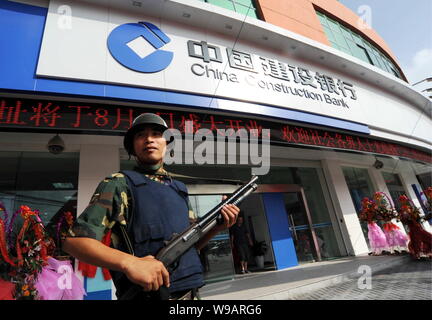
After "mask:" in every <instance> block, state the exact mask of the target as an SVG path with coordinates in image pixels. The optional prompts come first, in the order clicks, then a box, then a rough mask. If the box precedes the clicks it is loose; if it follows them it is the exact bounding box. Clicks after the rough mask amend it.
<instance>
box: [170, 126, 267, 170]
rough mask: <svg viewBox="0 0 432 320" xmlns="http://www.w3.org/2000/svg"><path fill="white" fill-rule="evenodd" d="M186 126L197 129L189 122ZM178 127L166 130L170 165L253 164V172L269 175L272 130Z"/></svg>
mask: <svg viewBox="0 0 432 320" xmlns="http://www.w3.org/2000/svg"><path fill="white" fill-rule="evenodd" d="M185 128H193V122H192V121H186V126H185ZM185 131H186V132H185V133H184V135H183V136H182V133H181V132H180V131H179V130H177V129H170V130H166V131H165V132H164V137H165V139H166V140H167V141H170V140H174V143H170V144H168V147H167V153H166V156H165V158H164V163H165V164H167V165H170V164H198V165H202V164H218V165H221V164H223V165H224V164H240V165H249V166H251V167H252V168H251V173H252V175H265V174H267V173H268V172H269V170H270V129H261V130H258V129H252V130H246V129H239V130H234V129H228V130H217V132H216V137H215V135H214V134H213V132H212V131H211V130H209V129H199V130H196V131H195V132H194V130H185Z"/></svg>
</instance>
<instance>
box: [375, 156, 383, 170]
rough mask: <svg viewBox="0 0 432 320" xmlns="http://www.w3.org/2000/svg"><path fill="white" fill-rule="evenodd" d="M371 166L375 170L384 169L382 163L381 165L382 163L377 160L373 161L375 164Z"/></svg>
mask: <svg viewBox="0 0 432 320" xmlns="http://www.w3.org/2000/svg"><path fill="white" fill-rule="evenodd" d="M373 166H374V167H375V169H378V170H379V169H381V168H382V167H384V163H382V161H379V160H378V159H376V160H375V163H374V164H373Z"/></svg>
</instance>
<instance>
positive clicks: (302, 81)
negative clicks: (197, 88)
mask: <svg viewBox="0 0 432 320" xmlns="http://www.w3.org/2000/svg"><path fill="white" fill-rule="evenodd" d="M187 47H188V53H189V56H190V57H192V58H194V59H200V60H202V62H203V63H204V65H203V64H199V63H195V64H193V65H192V66H191V71H192V73H193V74H195V75H197V76H200V77H201V76H205V77H207V78H213V79H216V80H223V81H227V82H232V83H240V82H242V81H243V80H244V82H245V83H246V84H248V85H250V86H255V87H258V88H261V89H266V90H270V91H273V92H280V93H285V94H290V95H294V96H300V97H303V98H307V99H311V100H317V101H322V102H325V103H328V104H331V105H336V106H341V107H344V108H349V104H348V101H355V100H357V94H356V91H355V89H354V85H353V84H351V83H349V82H347V81H343V80H341V79H335V78H333V77H331V76H328V75H326V74H322V73H320V72H312V71H311V70H308V69H306V68H303V67H299V66H294V65H290V64H287V63H285V62H281V61H278V60H276V59H269V58H266V57H262V56H256V55H254V54H251V53H248V52H243V51H239V50H234V49H231V48H226V54H227V57H228V59H227V61H228V64H229V67H230V70H228V71H227V68H226V66H224V65H223V63H224V59H223V55H222V50H221V48H220V47H218V46H215V45H210V44H208V43H207V42H206V41H200V42H198V41H192V40H189V41H188V43H187ZM211 62H216V63H220V64H221V66H220V67H219V68H218V67H210V65H209V63H211ZM235 69H237V70H242V71H246V72H248V73H247V74H246V75H245V76H244V78H242V77H241V75H239V74H237V73H235ZM259 74H262V75H263V77H260V76H259ZM242 79H243V80H242ZM272 80H276V81H278V82H273V81H272ZM279 80H281V82H279ZM293 85H294V86H293ZM309 90H314V91H309ZM345 99H349V100H345Z"/></svg>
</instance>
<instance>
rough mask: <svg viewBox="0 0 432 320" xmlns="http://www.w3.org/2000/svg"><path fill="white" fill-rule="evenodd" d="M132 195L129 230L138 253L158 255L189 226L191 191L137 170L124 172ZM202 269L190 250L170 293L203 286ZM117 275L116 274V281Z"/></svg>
mask: <svg viewBox="0 0 432 320" xmlns="http://www.w3.org/2000/svg"><path fill="white" fill-rule="evenodd" d="M122 173H123V174H124V175H125V176H126V181H127V183H128V187H129V189H130V191H131V194H132V197H133V213H132V217H129V221H128V228H127V233H128V235H129V237H130V239H131V241H132V246H133V249H134V253H135V256H137V257H144V256H147V255H153V256H155V255H156V253H157V252H158V251H159V249H160V248H162V247H163V246H164V241H166V240H170V239H171V238H172V236H173V234H174V233H181V232H182V231H184V230H185V229H186V228H187V227H188V226H189V207H188V202H187V200H188V192H187V189H186V186H185V185H184V184H183V183H181V182H179V181H176V180H172V183H171V184H170V185H164V184H161V183H159V182H155V181H153V180H151V179H149V178H147V177H146V176H145V175H143V174H141V173H138V172H136V171H129V170H127V171H122ZM202 272H203V268H202V265H201V261H200V259H199V257H198V253H197V250H196V249H195V248H194V247H193V248H191V249H189V250H188V251H187V252H186V253H185V254H184V255H183V256H182V257H181V258H180V260H179V263H178V266H177V267H176V268H175V270H174V271H173V273H172V274H171V275H170V282H171V286H170V288H169V291H170V292H176V291H181V290H186V289H192V288H198V287H201V286H203V285H204V279H203V275H202ZM116 278H117V277H113V281H114V282H116ZM123 278H126V277H123Z"/></svg>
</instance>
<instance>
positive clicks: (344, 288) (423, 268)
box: [291, 260, 432, 300]
mask: <svg viewBox="0 0 432 320" xmlns="http://www.w3.org/2000/svg"><path fill="white" fill-rule="evenodd" d="M359 280H360V281H359ZM359 283H360V288H359ZM291 299H292V300H432V261H430V260H429V261H414V260H408V261H406V263H404V264H400V265H396V266H393V267H390V268H388V269H384V270H381V271H378V272H376V273H373V272H372V276H371V278H370V282H368V280H366V278H362V279H352V280H349V281H346V282H343V283H341V284H338V285H333V286H329V287H326V288H322V289H319V290H316V291H314V292H311V293H307V294H301V295H298V296H295V297H292V298H291Z"/></svg>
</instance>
